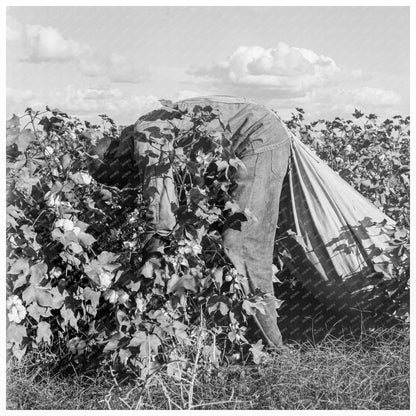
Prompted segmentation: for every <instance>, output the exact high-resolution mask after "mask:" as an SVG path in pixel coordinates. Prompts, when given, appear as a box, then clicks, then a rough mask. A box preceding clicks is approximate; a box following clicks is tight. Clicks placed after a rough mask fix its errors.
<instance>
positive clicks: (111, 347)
mask: <svg viewBox="0 0 416 416" xmlns="http://www.w3.org/2000/svg"><path fill="white" fill-rule="evenodd" d="M118 343H119V338H111V339H109V340H108V342H107V344H106V345H105V347H104V349H103V352H111V351H115V350H116V349H117V347H118Z"/></svg>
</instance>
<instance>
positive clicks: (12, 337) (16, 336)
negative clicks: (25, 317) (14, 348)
mask: <svg viewBox="0 0 416 416" xmlns="http://www.w3.org/2000/svg"><path fill="white" fill-rule="evenodd" d="M26 335H27V330H26V328H25V326H24V325H18V324H15V323H14V322H13V323H11V324H10V325H9V326H8V327H7V332H6V339H7V342H12V343H16V344H21V343H22V341H23V338H24V337H25V336H26Z"/></svg>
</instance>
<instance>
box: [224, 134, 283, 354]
mask: <svg viewBox="0 0 416 416" xmlns="http://www.w3.org/2000/svg"><path fill="white" fill-rule="evenodd" d="M289 153H290V145H289V142H288V141H287V142H286V143H282V144H281V145H280V146H279V147H277V148H275V149H273V150H269V151H265V152H263V153H259V154H254V155H250V156H246V157H243V158H242V161H243V163H244V165H245V169H243V168H239V172H238V179H237V185H238V186H237V189H236V192H235V195H234V197H235V199H236V201H237V203H238V204H239V205H240V208H241V209H243V210H244V209H246V208H248V209H249V210H250V212H251V214H253V217H252V218H249V219H248V221H246V222H243V223H242V226H241V231H237V230H232V229H229V230H226V231H225V233H224V236H223V237H224V248H225V251H226V253H227V255H228V257H229V258H230V260H231V261H232V262H233V264H234V266H235V267H236V269H237V271H238V272H239V273H241V274H242V275H244V276H245V277H246V279H247V285H246V288H245V290H246V291H247V292H248V293H250V292H253V291H254V290H255V289H260V290H261V291H263V292H265V293H268V294H270V295H273V282H272V276H273V272H272V263H273V249H274V239H275V233H276V226H277V219H278V214H279V199H280V193H281V189H282V184H283V178H284V175H285V174H286V170H287V165H288V158H289ZM266 305H267V306H266V308H265V309H266V313H265V314H262V313H260V312H258V313H256V315H255V321H256V323H257V325H258V326H259V328H260V329H261V331H262V333H263V335H264V337H265V338H266V340H267V342H268V343H269V344H270V345H272V346H276V347H280V346H282V336H281V333H280V330H279V327H278V325H277V312H276V307H275V304H274V302H273V298H270V299H269V301H267V303H266Z"/></svg>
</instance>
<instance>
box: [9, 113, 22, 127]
mask: <svg viewBox="0 0 416 416" xmlns="http://www.w3.org/2000/svg"><path fill="white" fill-rule="evenodd" d="M19 125H20V117H18V116H17V115H16V114H13V117H12V118H11V119H9V120H7V121H6V129H11V128H13V127H18V126H19Z"/></svg>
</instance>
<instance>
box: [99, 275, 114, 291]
mask: <svg viewBox="0 0 416 416" xmlns="http://www.w3.org/2000/svg"><path fill="white" fill-rule="evenodd" d="M98 277H99V279H100V285H101V287H102V288H103V289H108V288H109V287H110V286H111V282H112V281H113V275H112V274H111V273H108V272H102V273H100V274H99V276H98Z"/></svg>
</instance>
